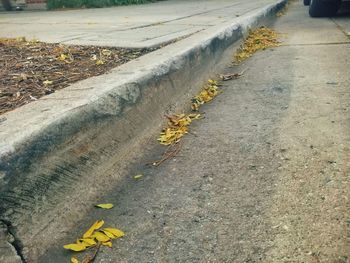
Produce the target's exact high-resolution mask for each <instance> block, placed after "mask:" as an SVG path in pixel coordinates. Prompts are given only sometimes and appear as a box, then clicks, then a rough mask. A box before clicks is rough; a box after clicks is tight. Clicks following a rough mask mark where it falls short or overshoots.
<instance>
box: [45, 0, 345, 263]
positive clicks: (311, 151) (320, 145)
mask: <svg viewBox="0 0 350 263" xmlns="http://www.w3.org/2000/svg"><path fill="white" fill-rule="evenodd" d="M275 28H276V30H278V31H279V32H282V33H285V34H286V35H285V38H284V46H281V47H278V48H274V49H270V50H266V51H263V52H259V53H257V54H256V55H254V56H253V57H252V58H251V59H249V60H247V61H246V62H244V63H243V64H242V65H240V66H238V67H234V68H227V69H226V72H227V73H230V72H241V71H242V70H244V69H248V70H247V71H246V72H245V74H244V76H242V77H241V78H239V79H237V80H233V81H230V82H225V83H224V86H223V87H222V91H223V93H222V94H221V95H219V96H218V97H217V98H216V99H215V100H214V101H213V102H211V103H210V104H207V105H205V106H204V107H203V108H202V109H201V111H202V112H205V118H204V119H202V120H200V121H197V122H194V123H193V125H192V126H191V134H189V135H188V136H187V137H186V138H185V140H184V144H183V146H182V149H181V152H180V153H179V155H178V156H177V157H176V158H175V159H172V160H170V161H168V162H166V163H164V164H163V165H161V166H160V167H157V168H154V167H149V166H145V163H147V162H149V161H150V160H156V159H159V156H160V154H161V152H162V149H163V148H162V147H161V146H159V145H156V142H150V143H148V144H145V145H144V149H145V153H144V155H143V156H141V157H139V158H136V159H135V160H134V162H133V164H131V165H130V169H129V170H128V173H127V177H125V179H124V180H123V181H121V182H119V183H118V185H116V187H115V188H114V189H113V190H112V191H108V192H104V193H101V196H100V198H99V199H97V200H95V202H96V203H100V202H111V203H114V204H115V207H114V208H113V209H112V210H108V211H106V210H97V209H96V208H93V207H92V206H91V210H90V211H89V212H88V213H87V214H86V215H85V217H84V219H83V220H81V222H80V223H79V224H78V225H77V226H76V227H75V228H74V230H72V231H71V232H69V233H67V235H66V237H65V238H63V239H62V240H60V241H57V242H56V244H55V246H54V247H52V248H51V249H50V250H49V251H47V253H46V254H45V255H44V256H43V257H42V258H41V260H40V261H39V262H45V263H46V262H53V263H55V262H67V261H68V260H69V257H70V256H71V255H72V254H71V253H70V252H67V251H65V250H63V249H62V245H63V244H66V243H69V242H71V241H74V240H75V238H76V237H78V236H80V235H81V234H82V233H84V231H85V230H86V228H87V227H88V226H90V225H91V223H92V222H94V221H95V220H97V219H104V220H105V221H106V224H107V225H110V226H115V227H118V228H120V229H122V230H124V231H125V232H126V236H125V237H124V238H123V239H118V240H115V241H114V242H113V248H112V249H110V248H106V247H103V248H102V249H101V251H100V253H99V255H98V257H97V259H96V262H128V263H133V262H135V263H136V262H137V263H138V262H159V263H163V262H190V263H194V262H220V263H222V262H230V263H231V262H268V263H271V262H276V263H280V262H298V263H299V262H310V263H311V262H337V263H346V262H349V260H350V244H349V233H350V231H349V230H350V229H349V227H350V225H349V215H350V214H349V211H350V203H349V200H350V196H349V187H350V180H349V173H350V166H349V165H350V159H349V157H350V155H349V150H350V137H349V136H350V133H349V130H350V119H349V117H350V116H349V110H350V104H349V102H350V98H349V95H350V94H349V84H350V75H349V74H348V71H349V69H348V65H349V61H350V52H349V51H350V41H349V38H348V37H347V36H345V35H344V34H343V32H342V30H339V28H338V27H337V25H336V24H335V23H334V22H333V21H332V20H330V19H327V18H324V19H311V18H309V17H308V14H307V10H306V8H305V7H304V6H302V5H301V3H300V2H295V3H294V5H292V6H291V7H290V8H289V11H288V13H287V14H286V15H285V16H283V17H281V18H280V19H279V20H278V21H277V23H276V25H275ZM338 41H339V42H338ZM233 52H234V50H232V53H233ZM222 72H223V71H222ZM222 72H220V73H222ZM218 73H219V72H218ZM156 136H157V134H154V135H153V138H155V137H156ZM140 173H141V174H143V175H144V176H143V178H142V179H141V180H138V181H135V180H134V179H133V175H135V174H140ZM78 257H81V255H79V254H78Z"/></svg>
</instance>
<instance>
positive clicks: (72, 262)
mask: <svg viewBox="0 0 350 263" xmlns="http://www.w3.org/2000/svg"><path fill="white" fill-rule="evenodd" d="M70 262H71V263H79V260H77V259H76V258H75V257H72V258H71V259H70Z"/></svg>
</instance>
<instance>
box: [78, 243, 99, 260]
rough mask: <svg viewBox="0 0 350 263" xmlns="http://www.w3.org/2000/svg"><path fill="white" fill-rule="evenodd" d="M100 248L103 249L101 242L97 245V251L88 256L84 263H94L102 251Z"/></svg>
mask: <svg viewBox="0 0 350 263" xmlns="http://www.w3.org/2000/svg"><path fill="white" fill-rule="evenodd" d="M100 247H101V242H98V243H97V245H96V249H95V251H94V253H92V254H90V255H87V256H86V257H85V258H84V259H83V261H82V263H92V262H94V260H95V258H96V256H97V253H98V251H99V250H100Z"/></svg>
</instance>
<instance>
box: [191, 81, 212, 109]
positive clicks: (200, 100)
mask: <svg viewBox="0 0 350 263" xmlns="http://www.w3.org/2000/svg"><path fill="white" fill-rule="evenodd" d="M216 95H218V83H217V81H215V80H212V79H209V80H208V84H207V85H206V86H205V87H204V88H203V90H202V91H201V92H200V93H199V94H198V95H197V96H196V97H194V98H193V99H192V101H191V102H192V104H191V108H192V110H193V111H198V110H199V107H200V106H201V105H202V104H204V103H207V102H209V101H211V100H212V99H213V98H214V97H215V96H216Z"/></svg>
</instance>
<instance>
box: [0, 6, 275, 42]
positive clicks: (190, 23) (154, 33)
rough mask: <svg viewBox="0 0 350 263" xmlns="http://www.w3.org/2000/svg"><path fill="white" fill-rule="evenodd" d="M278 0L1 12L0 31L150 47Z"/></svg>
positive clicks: (53, 39) (51, 39) (1, 33)
mask: <svg viewBox="0 0 350 263" xmlns="http://www.w3.org/2000/svg"><path fill="white" fill-rule="evenodd" d="M275 2H276V1H275V0H251V1H246V0H216V1H210V0H201V1H198V0H171V1H161V2H157V3H153V4H146V5H139V6H122V7H111V8H101V9H86V10H69V11H50V12H40V11H38V12H20V13H7V14H1V16H0V28H1V30H0V37H18V36H25V37H27V38H28V39H31V38H36V39H39V40H42V41H45V42H55V43H56V42H59V43H66V44H81V45H106V46H118V47H128V48H130V47H150V46H157V45H160V44H162V43H165V42H169V41H172V40H175V39H177V38H181V37H185V36H188V35H190V34H194V33H196V32H200V31H203V30H205V29H208V28H210V27H213V26H217V25H221V24H223V23H227V22H229V21H232V19H233V18H234V17H236V16H242V15H244V14H246V13H248V12H251V11H253V10H257V9H259V8H261V7H264V6H266V5H267V4H271V3H275Z"/></svg>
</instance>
